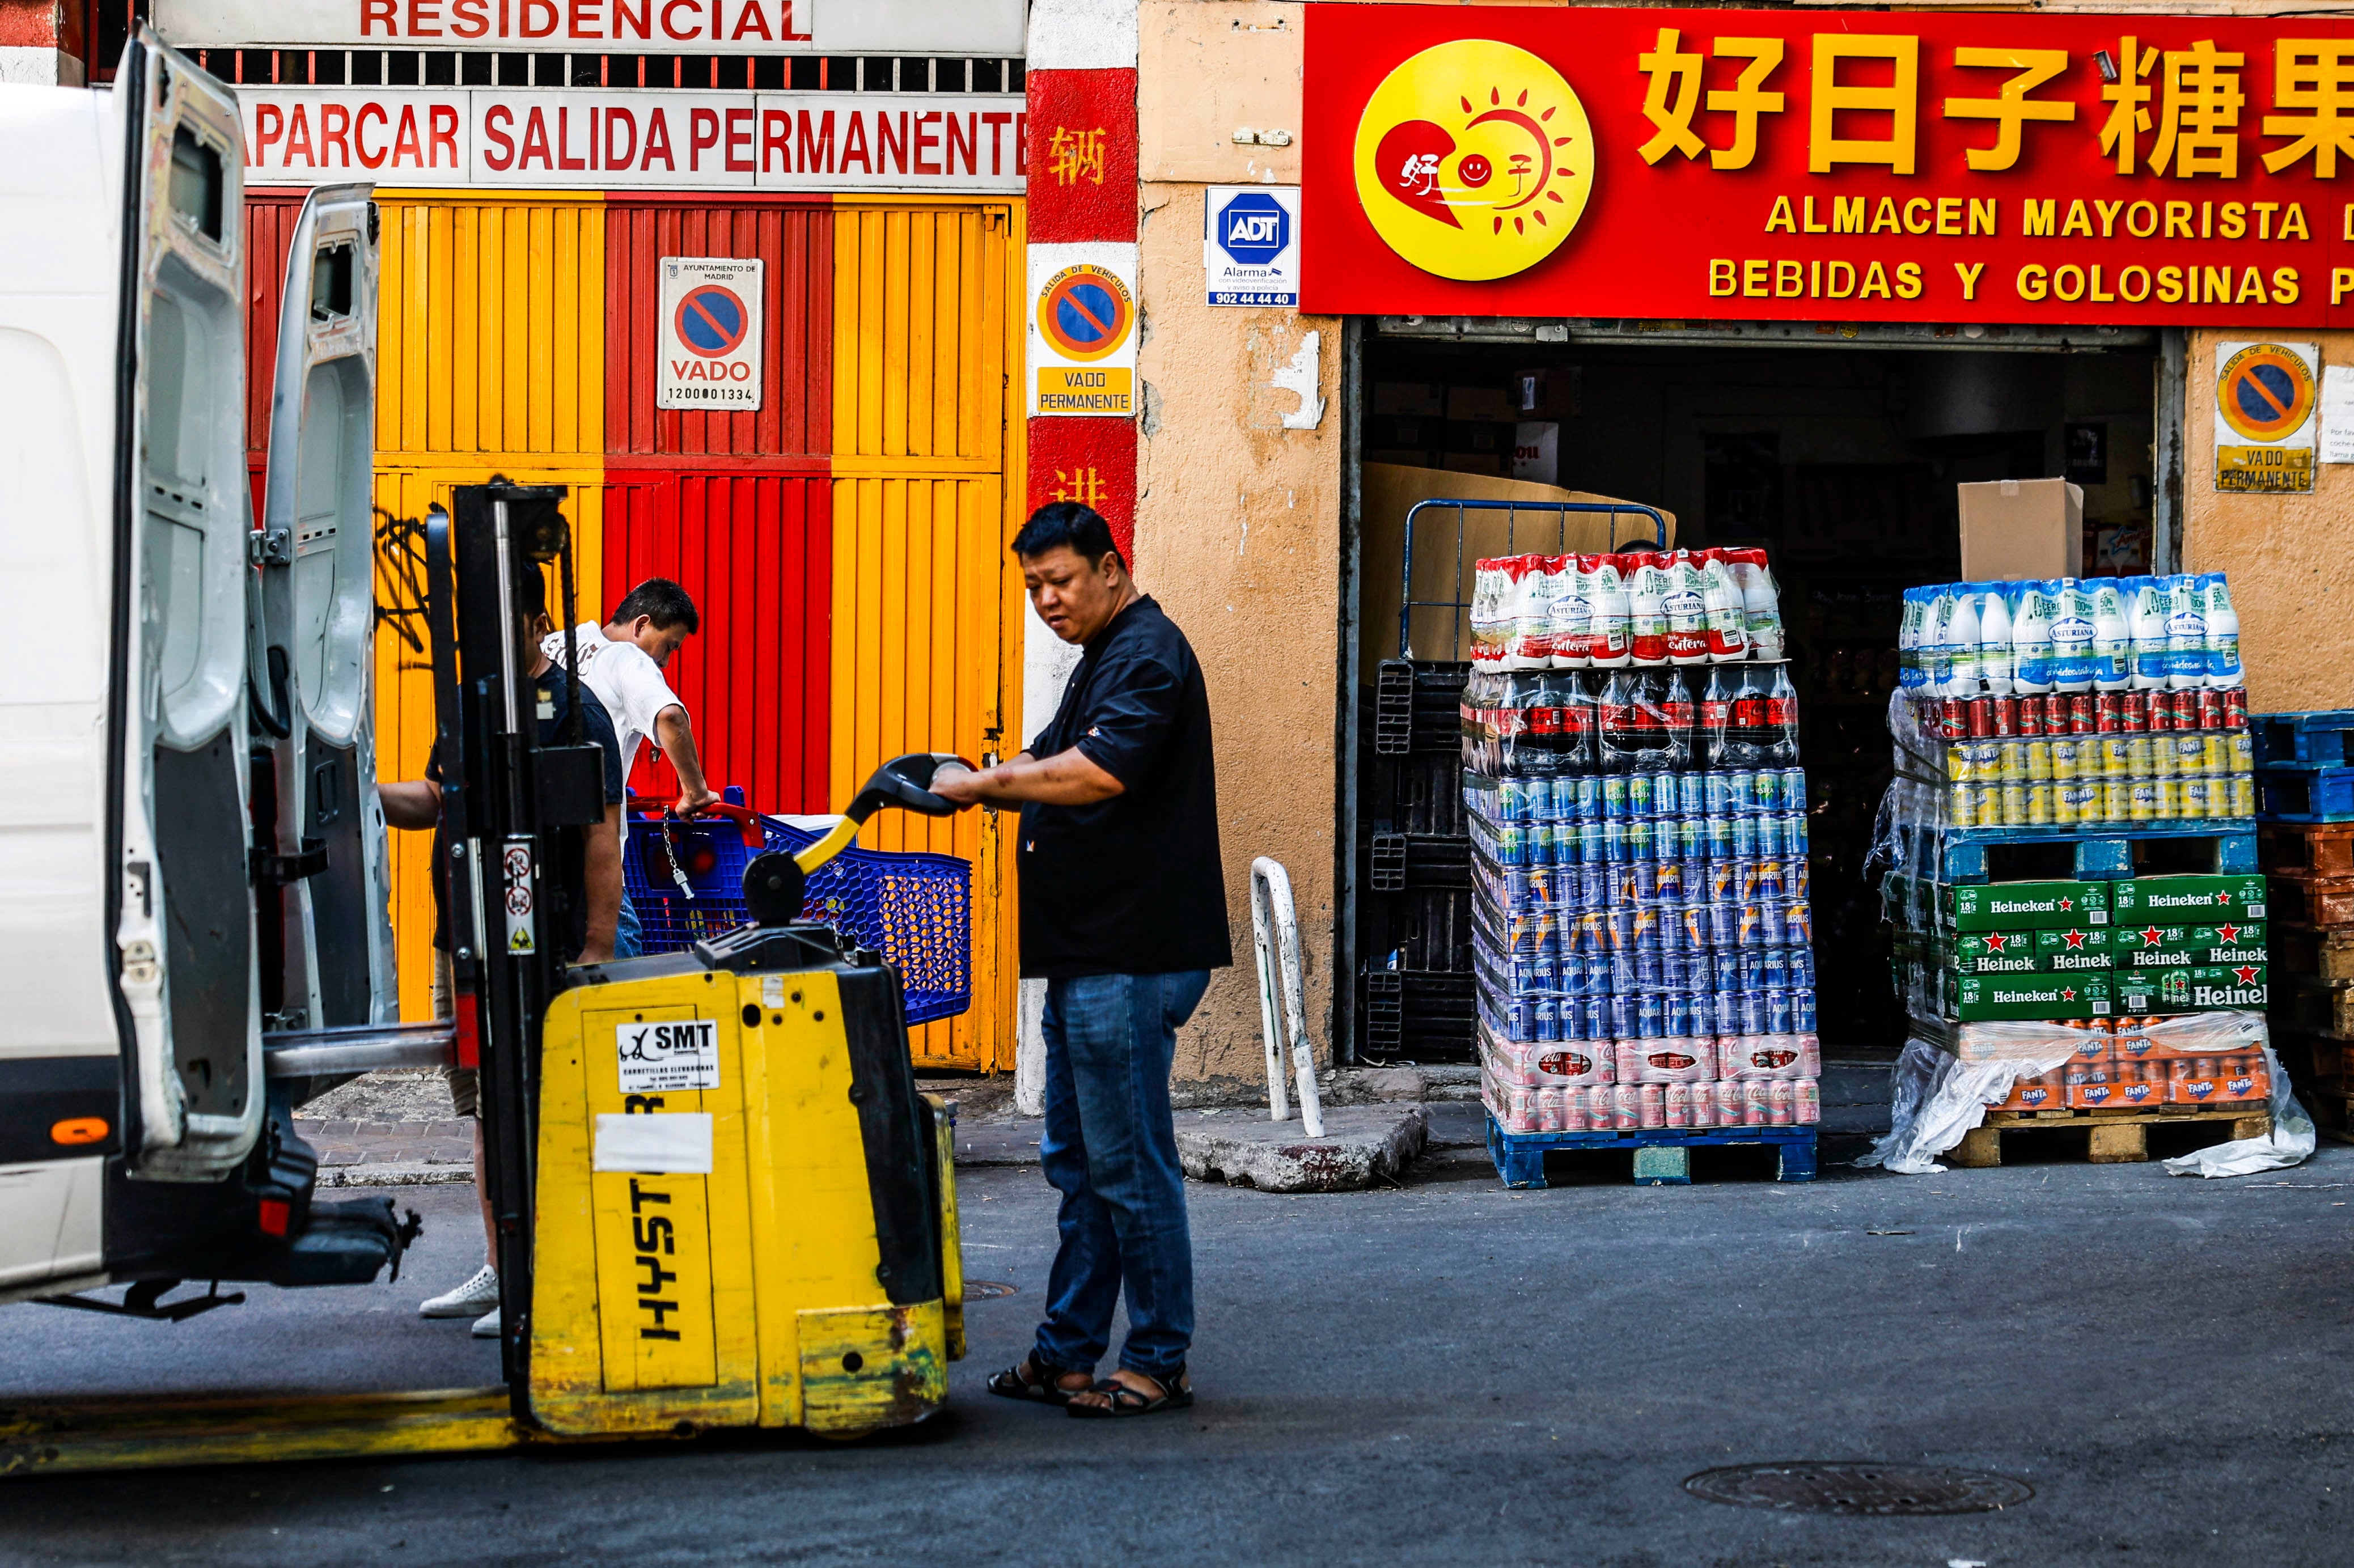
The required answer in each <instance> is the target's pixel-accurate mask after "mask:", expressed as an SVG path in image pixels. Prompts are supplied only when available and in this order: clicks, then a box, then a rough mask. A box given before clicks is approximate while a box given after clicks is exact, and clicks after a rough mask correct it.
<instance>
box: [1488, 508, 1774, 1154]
mask: <svg viewBox="0 0 2354 1568" xmlns="http://www.w3.org/2000/svg"><path fill="white" fill-rule="evenodd" d="M1752 557H1755V558H1752ZM1622 572H1623V575H1622ZM1479 575H1480V583H1481V588H1480V597H1479V602H1477V603H1475V605H1474V607H1473V616H1472V628H1473V638H1474V642H1473V649H1474V664H1473V673H1472V676H1471V679H1470V681H1469V683H1468V684H1467V686H1466V688H1465V692H1464V699H1463V714H1462V717H1463V726H1464V749H1463V764H1464V772H1463V804H1464V819H1465V822H1466V825H1467V827H1468V829H1469V834H1470V838H1471V882H1472V895H1473V899H1472V934H1473V943H1472V947H1473V954H1474V959H1475V969H1476V974H1477V986H1476V991H1475V994H1476V999H1477V1000H1476V1006H1477V1012H1478V1024H1477V1027H1478V1036H1479V1060H1480V1080H1481V1087H1482V1093H1483V1095H1484V1097H1485V1099H1486V1103H1487V1107H1488V1111H1489V1148H1490V1153H1491V1154H1492V1155H1493V1156H1494V1158H1495V1160H1496V1166H1497V1171H1498V1173H1499V1174H1500V1176H1501V1177H1502V1178H1503V1179H1504V1181H1506V1183H1507V1184H1508V1185H1511V1186H1515V1187H1526V1186H1542V1185H1543V1182H1544V1157H1545V1155H1547V1154H1549V1153H1561V1152H1571V1151H1580V1150H1631V1151H1632V1152H1633V1154H1634V1168H1635V1179H1636V1180H1637V1181H1645V1182H1681V1181H1689V1180H1690V1178H1691V1157H1690V1150H1691V1149H1694V1148H1709V1147H1728V1146H1738V1145H1747V1146H1753V1147H1757V1148H1762V1149H1769V1150H1772V1151H1773V1152H1774V1154H1775V1155H1776V1172H1777V1174H1778V1175H1779V1177H1780V1179H1782V1180H1785V1181H1803V1180H1806V1179H1808V1178H1809V1177H1811V1176H1812V1175H1813V1174H1814V1145H1815V1124H1816V1122H1817V1121H1818V1120H1819V1117H1820V1100H1821V1097H1820V1089H1819V1077H1820V1074H1821V1065H1820V1057H1821V1049H1820V1046H1819V1044H1818V1042H1817V1040H1816V1036H1815V992H1814V948H1813V944H1812V935H1813V916H1812V913H1811V910H1812V906H1811V903H1810V901H1809V895H1808V861H1807V841H1808V833H1807V779H1806V774H1805V772H1804V771H1803V770H1802V769H1801V768H1799V766H1798V737H1797V694H1796V692H1795V691H1794V689H1793V688H1792V685H1791V682H1790V674H1789V669H1788V666H1787V663H1786V662H1784V661H1783V660H1782V659H1781V657H1780V653H1781V640H1782V638H1781V625H1780V620H1779V610H1778V607H1777V605H1776V600H1775V597H1774V589H1773V587H1772V580H1771V577H1770V575H1766V574H1765V568H1764V561H1763V557H1762V553H1760V552H1755V551H1749V552H1716V551H1702V552H1698V553H1691V552H1685V551H1675V552H1670V553H1666V554H1662V555H1657V556H1653V555H1638V556H1630V557H1626V558H1624V559H1623V560H1617V559H1614V558H1612V557H1595V558H1593V559H1591V560H1587V559H1585V558H1582V557H1506V558H1503V559H1500V560H1482V561H1480V562H1479Z"/></svg>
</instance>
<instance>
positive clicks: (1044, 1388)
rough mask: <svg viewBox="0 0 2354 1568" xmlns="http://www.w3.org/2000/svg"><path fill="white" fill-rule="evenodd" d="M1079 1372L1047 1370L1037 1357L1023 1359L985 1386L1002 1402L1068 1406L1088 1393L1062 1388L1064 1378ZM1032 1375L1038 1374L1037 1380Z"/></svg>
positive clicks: (1073, 1369) (1074, 1369)
mask: <svg viewBox="0 0 2354 1568" xmlns="http://www.w3.org/2000/svg"><path fill="white" fill-rule="evenodd" d="M1077 1370H1078V1369H1077V1368H1076V1367H1048V1366H1044V1365H1042V1364H1040V1362H1039V1361H1038V1359H1037V1358H1036V1357H1035V1356H1023V1358H1022V1359H1021V1360H1020V1361H1016V1362H1014V1363H1013V1365H1012V1366H1010V1367H1007V1368H1006V1369H1005V1370H1004V1371H1003V1372H991V1373H990V1374H989V1382H988V1383H987V1384H986V1385H985V1386H986V1387H987V1388H988V1390H989V1392H990V1393H993V1394H995V1395H997V1397H998V1398H1000V1399H1021V1400H1027V1401H1029V1402H1030V1403H1032V1404H1060V1405H1066V1406H1067V1405H1068V1404H1070V1403H1071V1400H1072V1398H1073V1397H1074V1396H1075V1395H1077V1394H1082V1393H1087V1390H1086V1389H1083V1388H1065V1387H1064V1386H1063V1384H1062V1382H1061V1380H1062V1379H1063V1378H1065V1377H1066V1376H1068V1375H1069V1374H1070V1373H1071V1372H1076V1371H1077ZM1030 1372H1036V1373H1037V1374H1038V1376H1037V1378H1036V1379H1035V1380H1034V1379H1033V1378H1031V1377H1030V1376H1029V1375H1028V1374H1029V1373H1030Z"/></svg>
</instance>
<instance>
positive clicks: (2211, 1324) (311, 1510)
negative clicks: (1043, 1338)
mask: <svg viewBox="0 0 2354 1568" xmlns="http://www.w3.org/2000/svg"><path fill="white" fill-rule="evenodd" d="M962 1190H963V1192H964V1196H965V1200H966V1208H965V1213H966V1215H967V1231H966V1235H967V1241H968V1247H969V1250H968V1253H967V1262H968V1267H969V1268H970V1271H971V1273H972V1274H973V1275H974V1277H978V1278H986V1279H999V1280H1005V1281H1010V1282H1012V1283H1013V1284H1014V1285H1015V1286H1017V1287H1019V1293H1018V1294H1016V1295H1014V1296H1012V1297H1010V1298H1003V1299H999V1300H992V1301H980V1302H976V1303H974V1304H973V1306H972V1307H971V1308H970V1317H969V1321H970V1325H971V1330H972V1338H973V1355H972V1358H971V1359H970V1361H965V1362H963V1363H962V1364H961V1365H960V1367H959V1368H958V1369H957V1372H956V1373H955V1378H954V1384H953V1388H954V1393H953V1397H952V1399H951V1403H950V1405H949V1410H948V1411H947V1412H946V1413H945V1414H943V1415H942V1416H941V1417H940V1418H938V1419H937V1420H936V1421H934V1422H932V1423H930V1424H929V1425H928V1426H926V1427H925V1428H922V1429H919V1430H918V1431H917V1432H916V1433H914V1434H911V1435H907V1436H900V1437H897V1438H895V1439H890V1440H884V1441H875V1442H870V1443H866V1444H859V1445H850V1446H834V1445H830V1444H824V1443H819V1442H813V1441H808V1440H792V1439H786V1440H772V1441H763V1440H735V1441H728V1442H705V1443H701V1444H695V1445H656V1446H646V1447H644V1448H642V1449H638V1450H634V1451H615V1450H611V1449H601V1448H600V1449H598V1450H594V1451H578V1452H571V1453H559V1454H544V1453H533V1454H527V1455H513V1456H499V1457H480V1458H461V1459H449V1460H433V1461H410V1462H400V1463H341V1464H316V1465H302V1466H282V1467H256V1468H249V1469H243V1470H234V1471H232V1470H184V1471H177V1472H164V1473H154V1474H148V1475H143V1476H140V1477H138V1478H135V1479H126V1478H120V1477H98V1478H73V1477H55V1476H45V1477H38V1478H29V1479H19V1480H15V1481H11V1482H7V1483H0V1563H8V1564H15V1563H123V1562H136V1563H239V1564H262V1563H270V1564H275V1563H292V1564H314V1563H335V1564H346V1563H349V1564H360V1563H607V1562H610V1563H630V1564H632V1565H646V1568H652V1565H656V1564H669V1563H682V1564H684V1563H695V1564H702V1563H865V1562H881V1563H914V1562H924V1563H940V1562H956V1563H1119V1562H1125V1561H1131V1560H1133V1561H1144V1562H1151V1563H1343V1562H1347V1563H1354V1562H1372V1563H1401V1562H1410V1563H1425V1562H1445V1563H1519V1562H1536V1563H1612V1564H1638V1563H1639V1564H1661V1565H1667V1564H1675V1565H1680V1568H1681V1565H1685V1564H1701V1563H1738V1564H1744V1565H1745V1564H1772V1563H1788V1564H1798V1563H1829V1564H1857V1565H1859V1568H1861V1565H1871V1568H1880V1565H1884V1564H1921V1565H1923V1568H1949V1565H1951V1564H1954V1563H1965V1564H1967V1563H1986V1564H1989V1565H2006V1564H2013V1563H2018V1564H2038V1565H2042V1564H2065V1563H2105V1564H2116V1563H2144V1564H2153V1563H2165V1564H2173V1563H2181V1564H2202V1565H2205V1564H2260V1565H2262V1568H2289V1565H2296V1564H2306V1563H2312V1564H2323V1563H2329V1564H2337V1563H2344V1562H2345V1561H2346V1560H2347V1557H2348V1548H2347V1546H2346V1540H2347V1530H2348V1527H2349V1509H2354V1466H2349V1462H2348V1455H2349V1450H2354V1404H2349V1400H2348V1398H2347V1395H2346V1393H2345V1379H2346V1369H2347V1368H2348V1367H2349V1365H2354V1270H2349V1265H2354V1149H2346V1148H2339V1147H2337V1146H2332V1145H2324V1147H2323V1150H2322V1153H2321V1154H2320V1156H2319V1157H2318V1158H2317V1159H2316V1160H2313V1161H2311V1162H2309V1163H2308V1164H2306V1166H2304V1167H2302V1168H2300V1169H2298V1170H2296V1171H2288V1172H2285V1173H2281V1174H2278V1175H2276V1176H2273V1177H2265V1178H2257V1179H2255V1180H2253V1181H2216V1182H2201V1181H2190V1180H2181V1179H2170V1178H2168V1177H2167V1176H2166V1175H2165V1174H2163V1172H2162V1171H2161V1170H2160V1169H2159V1168H2158V1167H2157V1166H2155V1165H2147V1166H2087V1165H2081V1164H2049V1165H2030V1166H2017V1167H2010V1168H2006V1169H2003V1170H1999V1171H1956V1172H1953V1173H1951V1174H1949V1175H1946V1176H1937V1177H1927V1178H1912V1179H1907V1178H1898V1177H1889V1176H1880V1175H1863V1174H1859V1173H1853V1172H1834V1173H1832V1174H1831V1175H1830V1176H1829V1177H1828V1178H1827V1179H1826V1180H1824V1181H1819V1182H1817V1183H1815V1184H1812V1185H1810V1186H1773V1185H1769V1184H1764V1183H1758V1182H1750V1181H1734V1182H1725V1183H1722V1184H1712V1185H1709V1184H1704V1185H1702V1186H1697V1187H1693V1188H1689V1189H1635V1188H1630V1187H1626V1186H1621V1185H1617V1184H1616V1183H1607V1184H1598V1185H1584V1186H1575V1187H1567V1188H1557V1189H1555V1190H1553V1191H1550V1192H1523V1193H1511V1192H1503V1191H1501V1190H1500V1189H1499V1188H1498V1187H1497V1185H1496V1184H1495V1182H1494V1180H1493V1178H1492V1176H1491V1175H1490V1174H1489V1173H1488V1172H1487V1171H1485V1170H1484V1169H1483V1167H1482V1166H1481V1165H1480V1164H1479V1163H1477V1162H1476V1161H1474V1160H1471V1159H1469V1158H1465V1157H1461V1156H1458V1157H1455V1158H1454V1159H1453V1160H1452V1161H1451V1162H1450V1163H1448V1164H1446V1165H1443V1166H1441V1167H1440V1168H1438V1169H1437V1170H1435V1171H1429V1172H1427V1173H1426V1174H1424V1175H1422V1176H1419V1177H1417V1178H1416V1179H1415V1180H1413V1181H1410V1182H1409V1183H1408V1184H1407V1185H1406V1186H1405V1187H1404V1188H1402V1189H1399V1190H1394V1191H1386V1192H1368V1193H1359V1194H1353V1195H1349V1196H1342V1197H1321V1198H1318V1197H1300V1198H1281V1197H1272V1196H1268V1195H1266V1194H1262V1193H1257V1192H1245V1191H1235V1190H1227V1189H1201V1188H1196V1189H1193V1193H1192V1197H1193V1219H1194V1227H1195V1242H1196V1248H1197V1254H1198V1256H1199V1259H1200V1294H1201V1313H1200V1316H1201V1331H1200V1340H1201V1343H1200V1348H1199V1349H1198V1351H1196V1354H1195V1357H1194V1361H1193V1367H1194V1371H1195V1373H1196V1375H1197V1378H1198V1381H1199V1384H1200V1388H1201V1391H1202V1403H1201V1404H1199V1406H1198V1407H1196V1408H1195V1409H1194V1410H1193V1411H1191V1412H1188V1413H1184V1414H1176V1415H1167V1416H1160V1417H1155V1418H1152V1419H1150V1420H1143V1421H1137V1422H1133V1423H1129V1424H1126V1425H1103V1424H1097V1423H1080V1422H1075V1421H1071V1420H1067V1419H1066V1418H1065V1417H1064V1416H1062V1415H1061V1414H1058V1413H1055V1412H1052V1411H1047V1410H1044V1409H1040V1408H1035V1407H1028V1406H1021V1405H1015V1404H1007V1403H1003V1402H1000V1401H997V1400H992V1399H990V1398H988V1397H986V1396H985V1395H984V1394H982V1393H981V1387H980V1385H981V1379H982V1377H983V1376H984V1375H985V1374H986V1372H988V1370H989V1369H991V1368H993V1367H997V1366H1002V1365H1004V1364H1006V1363H1007V1362H1010V1361H1013V1359H1014V1358H1015V1357H1016V1356H1018V1355H1019V1354H1020V1352H1021V1351H1022V1349H1023V1344H1024V1342H1025V1340H1026V1339H1027V1337H1028V1333H1029V1330H1030V1326H1031V1324H1032V1322H1033V1320H1034V1314H1035V1312H1036V1310H1037V1309H1038V1307H1039V1292H1040V1290H1041V1288H1042V1285H1043V1280H1044V1273H1045V1268H1046V1264H1047V1261H1048V1257H1049V1243H1050V1241H1051V1236H1052V1208H1051V1205H1050V1203H1049V1201H1048V1200H1049V1198H1050V1197H1051V1194H1049V1193H1048V1192H1046V1190H1045V1188H1044V1185H1043V1183H1042V1182H1041V1181H1040V1180H1039V1178H1038V1175H1037V1173H1036V1171H1034V1170H1025V1169H1019V1168H1013V1169H989V1170H978V1171H968V1172H966V1173H965V1175H964V1177H963V1181H962ZM417 1197H418V1202H419V1207H421V1208H424V1209H426V1210H427V1211H428V1213H429V1228H428V1232H427V1239H426V1241H425V1243H424V1244H423V1246H424V1251H423V1253H422V1254H421V1255H418V1256H417V1257H416V1259H415V1262H414V1264H413V1266H412V1273H411V1277H409V1278H408V1279H405V1280H403V1281H402V1282H401V1283H400V1284H399V1285H398V1286H388V1287H375V1288H373V1289H368V1290H355V1291H345V1292H335V1291H314V1292H310V1293H303V1294H286V1295H272V1294H270V1293H268V1292H264V1293H262V1296H261V1297H260V1298H257V1300H256V1301H254V1302H253V1303H251V1304H249V1305H248V1306H247V1307H244V1308H232V1309H229V1310H225V1311H222V1312H218V1313H216V1314H213V1315H211V1316H209V1317H207V1318H202V1319H196V1320H193V1321H191V1322H188V1323H185V1324H181V1325H178V1326H176V1327H165V1326H162V1325H150V1324H138V1323H115V1322H110V1321H105V1320H101V1319H90V1318H85V1317H81V1316H80V1315H76V1314H70V1313H66V1312H60V1311H56V1310H53V1309H48V1308H31V1307H19V1308H8V1309H6V1319H5V1320H6V1323H7V1327H8V1330H9V1332H8V1337H7V1338H6V1340H5V1341H0V1342H5V1344H6V1346H7V1351H6V1354H5V1360H0V1397H5V1398H14V1397H20V1396H22V1395H25V1394H28V1393H61V1392H67V1391H70V1390H77V1389H79V1390H101V1389H103V1390H110V1391H123V1390H132V1389H141V1388H167V1387H168V1388H181V1389H191V1388H204V1389H226V1388H236V1387H243V1388H265V1387H274V1388H327V1387H340V1388H363V1387H387V1386H403V1385H407V1386H421V1385H428V1384H440V1385H450V1384H456V1383H471V1382H478V1381H482V1380H483V1379H485V1378H486V1377H487V1376H488V1375H489V1373H490V1370H491V1366H492V1362H491V1360H490V1355H489V1351H488V1350H487V1348H486V1347H482V1346H478V1345H476V1344H474V1343H472V1341H469V1340H467V1339H466V1338H465V1334H464V1330H463V1327H462V1326H461V1325H458V1324H438V1325H437V1324H424V1323H420V1322H419V1321H417V1320H416V1319H415V1318H414V1317H413V1316H412V1315H411V1314H412V1312H413V1308H414V1303H415V1301H416V1299H417V1298H418V1297H419V1295H420V1294H422V1293H424V1291H425V1290H427V1289H429V1288H440V1287H441V1286H443V1285H444V1284H446V1283H448V1282H450V1281H451V1280H454V1279H455V1278H457V1277H460V1276H461V1275H462V1274H463V1273H464V1272H465V1270H466V1269H467V1268H468V1267H470V1266H472V1261H473V1252H472V1248H473V1246H474V1245H476V1233H475V1232H474V1231H473V1229H472V1226H471V1224H470V1219H469V1211H468V1209H467V1202H468V1197H469V1194H468V1192H466V1190H464V1189H455V1190H451V1189H441V1190H439V1191H433V1190H427V1191H425V1192H419V1194H417ZM1879 1233H1885V1234H1879ZM1797 1458H1828V1459H1850V1458H1870V1459H1876V1460H1882V1461H1903V1460H1911V1461H1934V1462H1938V1463H1944V1464H1954V1465H1963V1466H1970V1467H1981V1468H1985V1469H1990V1470H1995V1471H1999V1472H2001V1473H2003V1474H2005V1475H2009V1476H2012V1477H2016V1478H2020V1479H2023V1480H2025V1481H2026V1482H2028V1483H2029V1484H2030V1485H2031V1486H2032V1487H2033V1488H2034V1489H2035V1496H2034V1497H2033V1499H2031V1500H2030V1501H2028V1502H2026V1503H2024V1504H2023V1505H2021V1506H2019V1507H2016V1508H2013V1509H2010V1510H2006V1511H2005V1512H2002V1513H1999V1514H1991V1515H1972V1516H1962V1517H1946V1518H1913V1519H1877V1518H1863V1519H1858V1518H1826V1517H1813V1516H1786V1515H1781V1514H1776V1513H1770V1512H1764V1511H1758V1510H1744V1509H1736V1508H1730V1507H1725V1506H1723V1505H1720V1504H1714V1503H1709V1502H1703V1501H1700V1500H1698V1499H1693V1498H1691V1496H1689V1495H1688V1494H1686V1493H1685V1492H1684V1491H1683V1490H1682V1489H1681V1482H1682V1480H1683V1478H1685V1477H1687V1476H1689V1475H1691V1474H1692V1473H1693V1472H1695V1471H1699V1470H1702V1469H1705V1468H1708V1467H1713V1466H1721V1465H1729V1464H1734V1463H1738V1462H1743V1461H1751V1460H1787V1459H1797Z"/></svg>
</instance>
